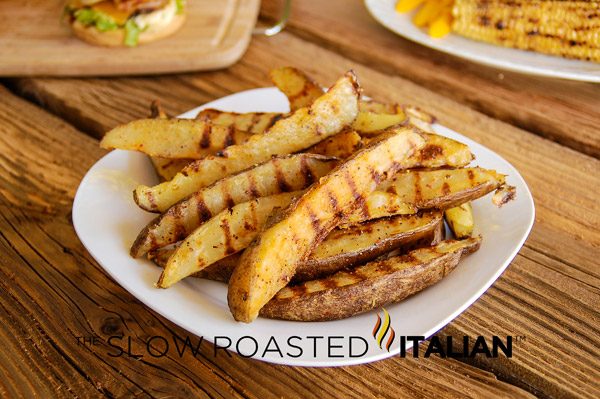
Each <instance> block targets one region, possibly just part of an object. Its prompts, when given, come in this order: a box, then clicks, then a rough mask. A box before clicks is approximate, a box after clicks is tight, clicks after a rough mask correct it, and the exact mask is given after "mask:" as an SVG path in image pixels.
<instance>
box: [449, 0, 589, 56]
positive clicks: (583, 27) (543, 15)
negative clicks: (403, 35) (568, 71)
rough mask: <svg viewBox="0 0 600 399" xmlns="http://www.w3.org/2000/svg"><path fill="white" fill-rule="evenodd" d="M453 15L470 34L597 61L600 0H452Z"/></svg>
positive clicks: (457, 26)
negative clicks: (453, 1)
mask: <svg viewBox="0 0 600 399" xmlns="http://www.w3.org/2000/svg"><path fill="white" fill-rule="evenodd" d="M452 16H453V18H454V20H453V23H452V30H453V31H454V32H456V33H458V34H460V35H462V36H465V37H468V38H471V39H475V40H480V41H484V42H488V43H494V44H498V45H502V46H506V47H515V48H519V49H523V50H533V51H538V52H541V53H547V54H553V55H560V56H563V57H567V58H578V59H583V60H589V61H596V62H600V1H559V0H529V1H526V0H511V1H506V0H456V1H455V3H454V7H453V9H452Z"/></svg>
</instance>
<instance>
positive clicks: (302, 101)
mask: <svg viewBox="0 0 600 399" xmlns="http://www.w3.org/2000/svg"><path fill="white" fill-rule="evenodd" d="M269 76H270V77H271V81H272V82H273V84H275V86H277V88H278V89H279V90H281V92H282V93H283V94H285V96H286V97H287V98H288V100H289V102H290V111H292V112H293V111H296V110H298V109H300V108H303V107H308V106H310V105H311V104H312V103H313V102H314V101H315V100H316V99H317V98H319V97H321V96H322V95H323V88H322V87H321V85H319V84H317V83H315V82H314V81H313V80H312V79H311V78H309V77H308V76H306V74H304V73H303V72H302V71H300V70H299V69H296V68H292V67H282V68H277V69H273V70H271V72H270V73H269Z"/></svg>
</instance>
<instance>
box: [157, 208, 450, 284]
mask: <svg viewBox="0 0 600 399" xmlns="http://www.w3.org/2000/svg"><path fill="white" fill-rule="evenodd" d="M261 200H263V201H264V200H265V199H264V198H261ZM242 205H244V204H242ZM282 205H283V202H282ZM237 207H240V208H241V205H238V206H236V207H234V209H235V208H237ZM238 215H240V216H247V215H242V213H241V212H238ZM263 220H264V219H263ZM211 223H212V221H211ZM230 223H231V224H236V223H239V222H237V221H235V219H234V220H231V221H230ZM219 226H220V225H219ZM262 227H263V226H262V225H260V223H259V226H257V228H256V229H252V230H250V231H248V230H244V231H243V232H242V238H241V239H240V240H239V241H237V242H235V243H233V242H232V243H231V244H230V245H231V246H232V247H233V246H235V247H236V248H240V247H242V246H243V245H244V243H249V242H250V241H251V240H252V238H251V237H250V235H253V236H255V235H256V234H258V231H259V230H261V229H262ZM443 227H444V226H443V223H442V216H441V213H440V212H430V213H424V214H421V215H411V216H396V217H393V218H389V219H378V220H374V221H370V222H367V223H363V224H361V225H357V226H354V227H353V228H351V229H348V230H343V231H342V230H334V231H332V232H331V233H330V234H329V235H328V236H327V238H325V240H323V241H322V242H321V243H320V244H319V245H318V246H317V248H316V249H315V250H314V251H313V253H312V254H311V255H310V257H309V259H308V260H306V261H305V262H302V263H300V264H299V265H298V270H297V272H296V274H295V275H294V277H293V279H292V280H293V281H294V282H299V281H306V280H311V279H314V278H319V277H321V276H325V275H328V274H332V273H335V272H337V271H339V270H341V269H343V268H345V267H349V266H352V265H355V264H359V263H362V262H366V261H369V260H372V259H375V258H376V257H378V256H379V255H382V254H384V253H386V252H388V251H391V250H400V251H402V252H406V251H408V250H410V249H413V248H415V247H418V246H428V245H435V244H437V243H438V242H439V241H441V239H442V231H443ZM199 230H200V229H199ZM197 231H198V230H197ZM204 232H205V233H206V230H204ZM194 235H196V233H194ZM236 239H237V238H236ZM186 241H187V242H189V241H190V238H189V237H188V239H187V240H186ZM242 241H243V242H242ZM200 245H205V244H204V243H201V244H200ZM246 245H247V244H246ZM178 247H179V245H176V246H171V247H165V248H164V249H162V248H161V249H159V250H156V251H153V252H151V256H150V258H151V259H152V260H153V261H154V262H155V263H156V264H158V265H159V266H161V267H163V268H164V267H166V266H167V263H168V261H169V259H171V261H170V263H169V264H170V265H171V266H170V267H171V270H170V278H169V279H165V280H163V281H162V285H164V286H170V285H172V284H174V283H175V282H177V281H178V280H180V279H182V278H185V277H187V276H193V277H200V278H206V279H209V280H217V281H225V282H227V281H229V277H230V276H231V273H233V269H234V268H235V267H236V266H237V264H238V262H239V256H235V255H230V256H228V257H227V258H223V259H222V260H219V261H217V262H215V263H213V264H210V265H209V266H206V265H207V264H208V263H207V262H208V260H207V257H206V256H205V254H204V253H203V252H200V251H199V250H196V247H195V246H192V247H191V248H193V250H192V249H189V248H186V249H184V250H182V251H179V250H178V249H177V248H178ZM211 252H214V251H211ZM221 255H222V253H221ZM212 259H215V257H214V256H213V257H212ZM212 259H211V260H212ZM205 266H206V267H205ZM204 267H205V268H204ZM159 285H160V284H159Z"/></svg>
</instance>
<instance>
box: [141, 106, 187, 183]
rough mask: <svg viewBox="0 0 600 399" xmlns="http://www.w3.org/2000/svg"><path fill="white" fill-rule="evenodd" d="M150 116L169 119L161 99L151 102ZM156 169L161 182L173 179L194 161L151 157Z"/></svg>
mask: <svg viewBox="0 0 600 399" xmlns="http://www.w3.org/2000/svg"><path fill="white" fill-rule="evenodd" d="M150 118H153V119H168V118H169V115H167V113H166V112H165V110H164V109H163V107H162V106H161V105H160V101H158V100H154V101H152V104H150ZM150 161H152V166H153V167H154V171H155V172H156V175H157V176H158V178H159V180H160V181H161V182H163V181H167V180H171V179H172V178H173V176H175V175H176V174H177V173H179V172H180V171H181V169H183V168H184V167H185V166H186V165H188V164H189V163H190V162H192V160H191V159H185V158H184V159H170V158H162V157H150Z"/></svg>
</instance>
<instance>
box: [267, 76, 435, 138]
mask: <svg viewBox="0 0 600 399" xmlns="http://www.w3.org/2000/svg"><path fill="white" fill-rule="evenodd" d="M270 75H271V80H272V81H273V83H274V84H275V86H277V88H278V89H279V90H281V91H282V92H283V94H285V95H286V97H287V98H288V101H289V102H290V109H291V110H292V111H294V110H296V109H298V108H301V107H306V106H308V105H310V104H312V103H313V101H315V99H317V98H318V97H319V96H320V95H322V93H323V88H322V87H321V85H319V84H318V83H315V82H314V81H313V80H312V79H311V78H310V77H308V76H307V75H306V74H305V73H304V72H302V71H300V70H298V69H296V68H292V67H283V68H278V69H274V70H272V71H271V73H270ZM433 119H434V118H433V117H432V116H431V115H429V114H427V113H425V112H423V111H422V110H420V109H418V108H417V107H414V106H411V105H407V106H402V105H398V104H385V103H382V102H378V101H375V100H365V99H363V100H361V101H360V103H359V115H358V117H357V118H356V121H355V122H354V123H353V125H352V128H353V129H354V130H357V131H359V132H361V133H363V132H364V133H373V132H380V131H381V130H384V129H387V128H389V127H391V126H394V125H398V124H401V123H410V124H413V125H415V126H417V127H418V128H420V129H421V130H424V131H431V123H433Z"/></svg>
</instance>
